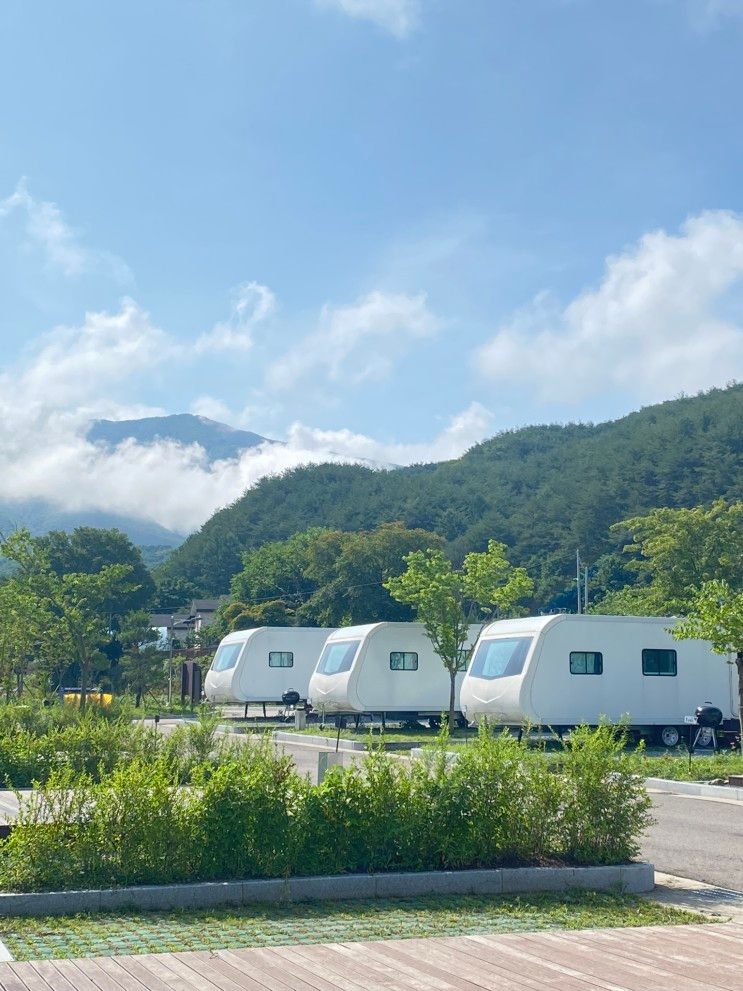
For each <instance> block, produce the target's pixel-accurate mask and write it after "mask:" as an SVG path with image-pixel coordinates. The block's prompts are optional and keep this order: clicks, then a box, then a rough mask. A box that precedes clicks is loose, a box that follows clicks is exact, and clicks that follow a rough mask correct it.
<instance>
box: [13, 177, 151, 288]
mask: <svg viewBox="0 0 743 991" xmlns="http://www.w3.org/2000/svg"><path fill="white" fill-rule="evenodd" d="M17 211H20V212H21V213H22V214H25V233H26V237H27V238H28V242H29V244H33V245H36V246H38V247H39V249H40V250H41V251H42V253H43V255H44V258H45V261H46V264H47V266H48V267H49V268H50V269H52V270H54V271H58V272H61V273H62V274H63V275H65V276H80V275H82V274H84V273H88V272H104V273H105V274H107V275H110V276H112V277H113V278H114V279H116V281H118V282H121V283H127V282H130V281H131V280H132V274H131V272H130V270H129V268H128V267H127V265H126V264H125V263H124V262H123V261H122V260H121V259H120V258H117V257H116V255H113V254H111V253H109V252H106V251H99V250H94V249H91V248H86V247H84V246H83V245H82V244H80V241H79V239H78V236H77V233H76V232H75V231H74V230H72V228H71V227H69V225H68V224H67V222H66V221H65V219H64V216H63V215H62V212H61V210H60V209H59V207H58V206H57V205H56V203H51V202H46V201H44V200H37V199H35V198H34V197H33V196H32V195H31V193H30V192H29V190H28V183H27V182H26V180H25V179H21V180H20V181H19V182H18V185H17V186H16V188H15V190H14V192H13V193H11V195H10V196H8V197H6V199H4V200H0V220H3V219H4V218H6V217H9V216H10V215H11V214H12V213H14V212H17Z"/></svg>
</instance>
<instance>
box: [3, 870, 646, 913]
mask: <svg viewBox="0 0 743 991" xmlns="http://www.w3.org/2000/svg"><path fill="white" fill-rule="evenodd" d="M654 879H655V871H654V868H653V865H652V864H648V863H634V864H618V865H615V866H610V867H517V868H500V869H497V870H472V871H421V872H419V873H411V874H407V873H406V874H402V873H400V874H340V875H335V876H332V877H295V878H287V879H283V878H280V879H273V878H271V879H269V880H265V881H226V882H223V883H220V882H208V883H203V884H167V885H151V886H142V887H132V888H105V889H103V890H93V891H42V892H35V893H32V894H11V893H3V894H0V916H21V915H36V916H39V915H72V914H74V913H76V912H119V911H122V910H124V909H137V910H154V909H194V908H210V907H213V906H216V905H233V906H235V905H250V904H253V903H255V902H302V901H323V900H331V901H333V900H336V899H339V898H403V897H410V896H411V895H413V896H418V895H431V894H438V895H501V894H516V893H520V892H534V891H568V890H570V889H571V888H584V889H589V890H592V891H622V892H629V893H632V894H642V893H645V892H648V891H652V890H653V886H654V883H655V881H654Z"/></svg>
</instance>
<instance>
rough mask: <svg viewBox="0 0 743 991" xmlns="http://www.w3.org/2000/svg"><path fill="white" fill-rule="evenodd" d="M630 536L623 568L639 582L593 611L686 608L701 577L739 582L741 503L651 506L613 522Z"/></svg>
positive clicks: (742, 572)
mask: <svg viewBox="0 0 743 991" xmlns="http://www.w3.org/2000/svg"><path fill="white" fill-rule="evenodd" d="M611 530H612V531H613V532H615V533H619V534H622V535H625V536H630V537H631V538H632V540H631V543H629V544H627V545H626V546H625V548H624V551H625V553H628V554H631V555H633V558H632V559H631V560H629V561H628V564H627V567H628V568H629V569H630V570H632V571H634V572H635V573H636V575H637V576H638V579H639V583H638V584H636V585H634V586H630V587H628V588H624V589H620V590H618V591H616V592H614V593H610V594H609V595H608V596H606V597H605V598H604V600H603V601H602V602H601V603H600V604H599V606H598V607H597V610H596V611H600V612H602V613H613V614H617V615H623V614H625V613H627V614H633V615H646V616H647V615H656V616H664V615H665V616H668V615H677V614H683V613H685V612H686V611H687V610H688V609H689V607H690V606H691V605H692V603H693V602H694V600H695V592H696V590H698V589H699V588H700V587H701V586H702V585H703V584H704V583H705V582H709V581H714V580H720V581H726V582H729V583H730V584H731V585H732V587H733V588H735V589H741V587H743V502H732V503H727V502H725V500H724V499H718V500H717V501H716V502H714V503H713V504H712V505H711V506H710V507H709V508H705V507H704V506H696V507H694V508H693V509H654V510H653V511H652V512H651V513H648V514H647V515H646V516H635V517H632V518H631V519H627V520H623V521H622V522H620V523H615V524H614V525H613V526H612V527H611Z"/></svg>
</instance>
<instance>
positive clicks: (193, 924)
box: [0, 891, 705, 960]
mask: <svg viewBox="0 0 743 991" xmlns="http://www.w3.org/2000/svg"><path fill="white" fill-rule="evenodd" d="M703 921H705V920H704V918H703V917H702V916H698V915H694V914H691V913H689V912H681V911H679V910H677V909H673V908H668V907H666V906H663V905H658V904H656V903H654V902H651V901H647V900H645V899H643V898H639V897H637V896H632V895H615V894H607V893H598V892H591V891H575V892H568V893H566V894H559V895H558V894H542V895H519V896H515V895H514V896H510V897H478V896H474V895H467V896H440V895H430V896H426V897H421V898H399V899H374V900H364V901H337V902H330V903H329V902H320V903H318V902H305V903H294V904H287V905H256V906H250V907H246V908H241V909H210V910H203V911H191V912H139V913H127V914H100V915H73V916H61V917H57V916H50V917H47V918H19V919H0V939H2V941H3V942H4V943H5V945H6V946H7V947H8V949H9V950H10V952H11V953H12V954H13V956H14V957H15V959H16V960H41V959H49V958H60V957H91V956H110V955H114V954H120V953H170V952H178V951H181V950H217V949H243V948H248V947H252V946H281V945H284V946H285V945H291V944H295V943H327V942H340V941H346V942H350V941H354V942H357V941H360V940H374V939H407V938H412V937H421V936H466V935H477V934H481V933H501V932H529V931H538V930H545V929H588V928H594V927H620V926H647V925H678V924H681V925H683V924H689V923H693V922H703Z"/></svg>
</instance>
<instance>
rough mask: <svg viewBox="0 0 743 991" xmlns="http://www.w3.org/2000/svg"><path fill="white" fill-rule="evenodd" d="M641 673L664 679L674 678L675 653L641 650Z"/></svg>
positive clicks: (670, 651)
mask: <svg viewBox="0 0 743 991" xmlns="http://www.w3.org/2000/svg"><path fill="white" fill-rule="evenodd" d="M642 673H643V674H647V675H655V676H660V677H665V678H675V677H676V651H675V650H656V649H653V650H651V649H647V650H643V652H642Z"/></svg>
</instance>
